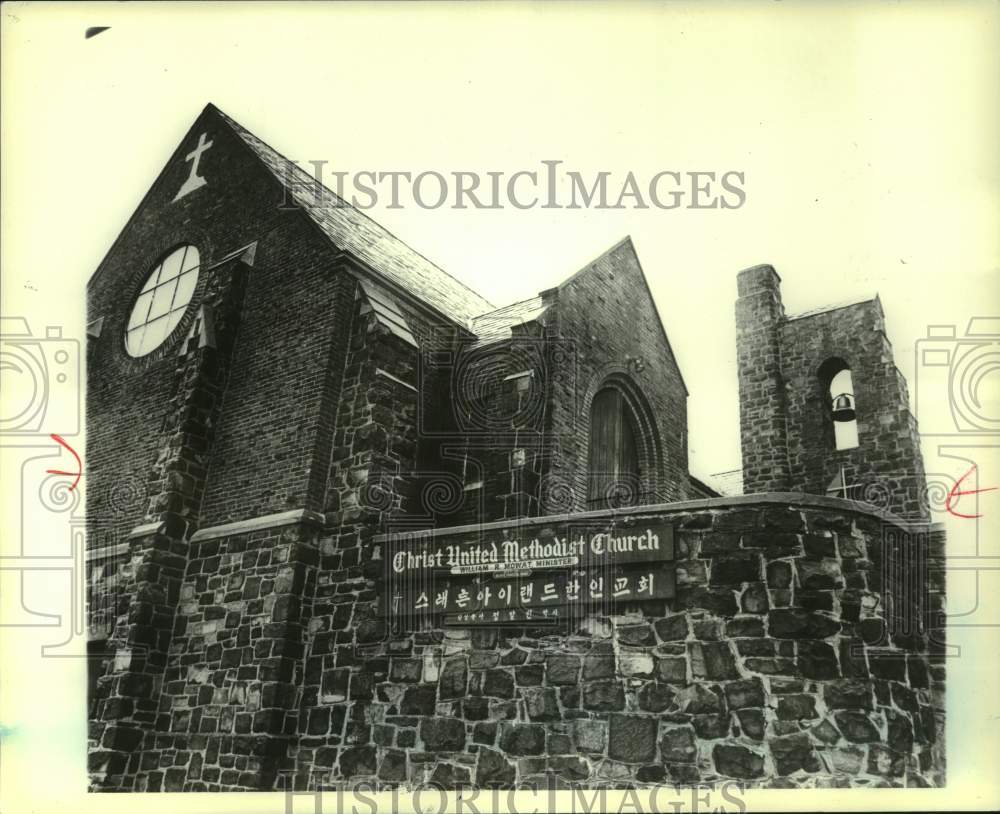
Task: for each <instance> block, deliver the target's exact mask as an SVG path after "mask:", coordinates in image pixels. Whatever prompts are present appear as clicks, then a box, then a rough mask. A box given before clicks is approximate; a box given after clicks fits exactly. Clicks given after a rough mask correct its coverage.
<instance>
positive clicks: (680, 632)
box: [653, 613, 688, 642]
mask: <svg viewBox="0 0 1000 814" xmlns="http://www.w3.org/2000/svg"><path fill="white" fill-rule="evenodd" d="M653 628H654V629H655V631H656V635H657V636H658V637H659V639H660V641H661V642H675V641H681V640H683V639H686V638H687V635H688V620H687V615H686V614H683V613H678V614H675V615H674V616H668V617H667V618H665V619H657V620H656V621H655V622H654V623H653Z"/></svg>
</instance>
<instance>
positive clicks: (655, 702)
mask: <svg viewBox="0 0 1000 814" xmlns="http://www.w3.org/2000/svg"><path fill="white" fill-rule="evenodd" d="M673 699H674V691H673V690H672V689H671V688H670V686H669V685H667V684H661V683H660V682H658V681H651V682H650V683H648V684H646V685H645V686H644V687H643V688H642V689H641V690H639V692H638V693H637V695H636V700H637V702H638V704H639V709H641V710H645V711H646V712H663V711H664V710H665V709H667V708H669V707H670V705H671V703H672V702H673Z"/></svg>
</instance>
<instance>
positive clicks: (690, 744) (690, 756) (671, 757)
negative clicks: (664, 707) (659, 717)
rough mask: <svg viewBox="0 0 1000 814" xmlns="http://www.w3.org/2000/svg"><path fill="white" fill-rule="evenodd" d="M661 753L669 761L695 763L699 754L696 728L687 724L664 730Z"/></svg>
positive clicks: (661, 739)
mask: <svg viewBox="0 0 1000 814" xmlns="http://www.w3.org/2000/svg"><path fill="white" fill-rule="evenodd" d="M660 755H661V757H662V758H663V760H664V761H665V762H668V763H694V761H695V758H696V757H697V755H698V747H697V743H696V741H695V736H694V729H692V728H691V727H686V726H685V727H675V728H670V729H666V730H664V732H663V735H662V737H661V738H660Z"/></svg>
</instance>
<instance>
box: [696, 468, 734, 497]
mask: <svg viewBox="0 0 1000 814" xmlns="http://www.w3.org/2000/svg"><path fill="white" fill-rule="evenodd" d="M701 480H702V481H703V482H704V484H705V485H706V486H708V488H709V489H713V490H715V491H716V492H718V493H719V494H720V495H722V496H723V497H736V496H737V495H742V494H743V470H742V469H730V470H729V471H728V472H713V473H712V474H711V475H707V476H705V477H703V478H702V479H701Z"/></svg>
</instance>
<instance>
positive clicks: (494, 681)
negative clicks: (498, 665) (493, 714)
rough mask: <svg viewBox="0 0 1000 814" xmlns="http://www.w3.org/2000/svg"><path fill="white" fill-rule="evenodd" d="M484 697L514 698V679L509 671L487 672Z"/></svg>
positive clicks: (484, 681)
mask: <svg viewBox="0 0 1000 814" xmlns="http://www.w3.org/2000/svg"><path fill="white" fill-rule="evenodd" d="M483 695H490V696H493V697H495V698H513V697H514V677H513V676H512V675H511V674H510V673H509V672H508V671H507V670H501V669H496V670H487V671H486V677H485V678H484V679H483Z"/></svg>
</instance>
